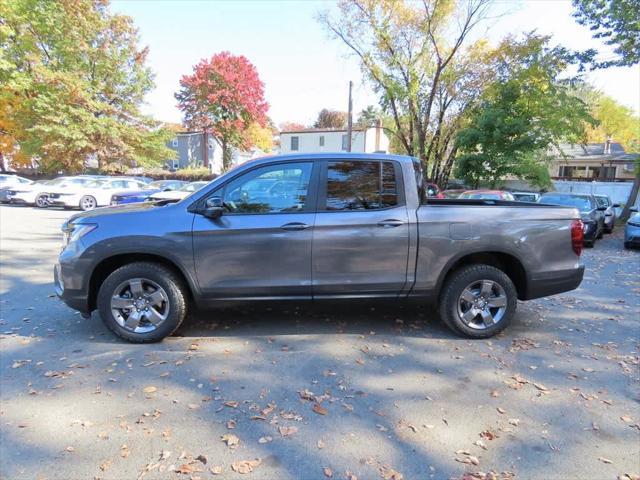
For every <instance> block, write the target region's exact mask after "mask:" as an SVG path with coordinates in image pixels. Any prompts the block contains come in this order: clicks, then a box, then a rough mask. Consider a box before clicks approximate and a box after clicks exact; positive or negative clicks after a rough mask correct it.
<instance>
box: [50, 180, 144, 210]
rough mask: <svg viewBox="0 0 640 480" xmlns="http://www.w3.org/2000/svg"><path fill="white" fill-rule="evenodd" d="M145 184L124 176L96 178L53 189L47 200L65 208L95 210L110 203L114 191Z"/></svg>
mask: <svg viewBox="0 0 640 480" xmlns="http://www.w3.org/2000/svg"><path fill="white" fill-rule="evenodd" d="M144 185H145V184H144V183H143V182H140V181H138V180H134V179H132V178H124V177H119V178H110V179H106V180H95V181H92V182H89V183H86V184H84V185H74V186H72V187H69V188H59V187H58V188H55V189H51V190H49V192H48V193H47V201H48V203H49V205H54V206H62V207H64V208H80V210H93V209H94V208H96V207H104V206H107V205H109V203H110V202H111V196H112V195H113V194H114V193H119V192H128V191H131V190H140V189H141V188H142V187H144Z"/></svg>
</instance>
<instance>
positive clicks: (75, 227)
mask: <svg viewBox="0 0 640 480" xmlns="http://www.w3.org/2000/svg"><path fill="white" fill-rule="evenodd" d="M97 227H98V225H96V224H95V223H78V224H76V223H65V224H64V225H63V226H62V246H63V248H64V247H66V246H67V245H69V244H70V243H71V242H75V241H77V240H80V239H81V238H82V237H84V236H85V235H86V234H87V233H89V232H90V231H92V230H95V229H96V228H97Z"/></svg>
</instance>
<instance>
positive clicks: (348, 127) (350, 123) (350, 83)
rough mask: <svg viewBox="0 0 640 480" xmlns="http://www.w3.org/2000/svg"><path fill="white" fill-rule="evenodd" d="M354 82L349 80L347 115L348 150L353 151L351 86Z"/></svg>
mask: <svg viewBox="0 0 640 480" xmlns="http://www.w3.org/2000/svg"><path fill="white" fill-rule="evenodd" d="M352 86H353V82H352V81H351V80H349V115H348V116H347V152H350V151H351V133H352V131H353V103H352V101H351V87H352Z"/></svg>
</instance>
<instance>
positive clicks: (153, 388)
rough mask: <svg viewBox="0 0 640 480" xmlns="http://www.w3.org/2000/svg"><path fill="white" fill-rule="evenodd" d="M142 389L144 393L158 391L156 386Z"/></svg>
mask: <svg viewBox="0 0 640 480" xmlns="http://www.w3.org/2000/svg"><path fill="white" fill-rule="evenodd" d="M142 391H143V392H144V393H153V392H157V391H158V389H157V388H156V387H144V388H143V389H142Z"/></svg>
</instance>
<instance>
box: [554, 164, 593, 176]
mask: <svg viewBox="0 0 640 480" xmlns="http://www.w3.org/2000/svg"><path fill="white" fill-rule="evenodd" d="M558 176H559V177H565V178H585V177H586V176H587V167H575V166H573V165H560V168H559V171H558Z"/></svg>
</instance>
